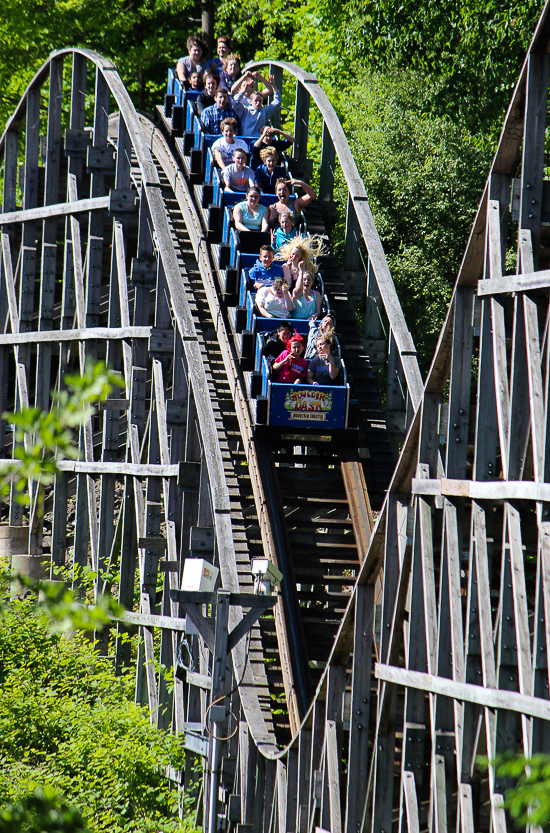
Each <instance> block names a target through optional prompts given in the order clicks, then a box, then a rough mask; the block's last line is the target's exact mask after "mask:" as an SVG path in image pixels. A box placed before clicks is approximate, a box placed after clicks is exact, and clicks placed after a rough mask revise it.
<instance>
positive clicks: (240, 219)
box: [233, 185, 268, 231]
mask: <svg viewBox="0 0 550 833" xmlns="http://www.w3.org/2000/svg"><path fill="white" fill-rule="evenodd" d="M233 219H234V221H235V228H236V229H238V230H239V231H267V230H268V224H267V209H266V207H265V205H260V189H259V188H257V187H256V185H254V186H252V188H249V189H248V191H247V192H246V200H243V202H238V203H237V205H236V206H235V208H234V209H233Z"/></svg>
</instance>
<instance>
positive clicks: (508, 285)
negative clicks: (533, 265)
mask: <svg viewBox="0 0 550 833" xmlns="http://www.w3.org/2000/svg"><path fill="white" fill-rule="evenodd" d="M549 287H550V269H543V270H541V271H540V272H527V273H525V274H520V275H502V276H501V277H499V278H490V279H487V280H480V281H478V284H477V294H478V296H479V297H487V296H491V295H502V294H503V293H505V292H506V293H507V292H526V291H528V290H530V289H548V288H549Z"/></svg>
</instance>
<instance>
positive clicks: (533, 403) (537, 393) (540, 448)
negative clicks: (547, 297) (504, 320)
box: [523, 297, 545, 481]
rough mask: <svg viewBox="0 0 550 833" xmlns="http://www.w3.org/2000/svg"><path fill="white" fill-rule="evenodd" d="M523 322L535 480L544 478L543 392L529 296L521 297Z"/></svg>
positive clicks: (533, 304) (535, 322)
mask: <svg viewBox="0 0 550 833" xmlns="http://www.w3.org/2000/svg"><path fill="white" fill-rule="evenodd" d="M523 314H524V323H525V347H526V351H527V355H526V360H527V361H526V364H527V379H528V384H529V397H528V399H529V411H530V426H531V442H532V449H533V469H534V476H535V480H536V481H542V480H544V446H545V439H544V392H543V387H542V371H541V365H542V362H541V353H540V341H539V325H538V312H537V304H536V302H535V301H533V300H532V299H531V298H528V297H525V298H523Z"/></svg>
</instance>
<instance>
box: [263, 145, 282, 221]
mask: <svg viewBox="0 0 550 833" xmlns="http://www.w3.org/2000/svg"><path fill="white" fill-rule="evenodd" d="M260 159H261V160H262V163H263V164H262V165H260V166H259V167H257V168H256V171H255V173H256V184H257V185H259V186H260V188H261V189H262V191H263V192H264V194H274V193H275V183H276V182H277V180H278V179H287V178H288V174H287V172H286V171H285V169H284V168H283V166H282V165H279V154H278V153H277V151H276V150H275V148H273V147H267V148H263V149H262V150H261V151H260ZM285 213H288V212H285Z"/></svg>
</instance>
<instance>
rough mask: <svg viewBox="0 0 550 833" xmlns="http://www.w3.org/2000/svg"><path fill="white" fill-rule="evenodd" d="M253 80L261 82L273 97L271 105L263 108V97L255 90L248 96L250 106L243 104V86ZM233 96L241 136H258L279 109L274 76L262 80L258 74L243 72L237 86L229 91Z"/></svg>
mask: <svg viewBox="0 0 550 833" xmlns="http://www.w3.org/2000/svg"><path fill="white" fill-rule="evenodd" d="M251 78H254V79H255V80H256V81H263V83H264V84H265V86H266V90H267V91H268V94H269V95H273V101H272V103H271V104H267V105H266V106H265V107H264V97H263V95H262V93H261V92H259V91H258V90H255V91H254V92H252V93H251V94H250V99H249V100H250V104H245V102H244V101H243V99H244V92H243V90H242V87H243V84H244V83H245V82H247V81H249V80H250V79H251ZM231 94H232V96H233V103H234V107H235V112H236V113H237V115H238V116H239V118H240V120H241V130H242V135H243V136H259V135H260V133H261V132H262V130H263V128H264V127H265V125H266V122H267V120H268V119H269V118H270V117H271V116H272V115H273V113H275V112H276V111H277V110H279V109H280V106H281V97H280V95H279V91H278V90H277V87H276V86H275V76H273V75H270V76H269V78H264V76H263V75H260V73H259V72H245V74H244V75H243V77H242V78H241V79H240V81H239V84H238V85H237V87H236V88H235V85H233V88H232V90H231Z"/></svg>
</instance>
